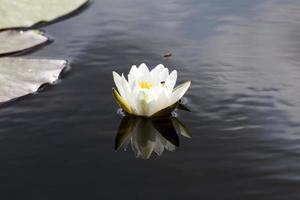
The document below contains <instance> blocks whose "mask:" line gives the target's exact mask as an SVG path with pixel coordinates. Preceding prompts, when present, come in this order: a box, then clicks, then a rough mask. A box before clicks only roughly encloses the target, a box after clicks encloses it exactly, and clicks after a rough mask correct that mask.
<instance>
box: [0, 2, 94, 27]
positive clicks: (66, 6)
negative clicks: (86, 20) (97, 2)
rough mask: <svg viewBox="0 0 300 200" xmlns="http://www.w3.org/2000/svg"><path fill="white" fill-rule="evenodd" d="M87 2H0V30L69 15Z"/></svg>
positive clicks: (26, 25) (28, 25) (27, 25)
mask: <svg viewBox="0 0 300 200" xmlns="http://www.w3.org/2000/svg"><path fill="white" fill-rule="evenodd" d="M87 2H88V0H44V1H43V0H1V1H0V4H1V5H0V29H7V28H16V27H30V26H32V25H34V24H37V23H39V22H49V21H52V20H55V19H57V18H59V17H62V16H64V15H66V14H69V13H71V12H73V11H75V10H76V9H78V8H79V7H81V6H83V5H84V4H85V3H87Z"/></svg>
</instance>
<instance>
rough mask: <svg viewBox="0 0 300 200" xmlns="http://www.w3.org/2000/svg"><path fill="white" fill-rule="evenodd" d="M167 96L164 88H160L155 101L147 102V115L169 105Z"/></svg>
mask: <svg viewBox="0 0 300 200" xmlns="http://www.w3.org/2000/svg"><path fill="white" fill-rule="evenodd" d="M169 101H170V100H169V97H168V96H167V94H166V92H165V90H161V91H159V93H158V96H157V98H156V100H155V103H150V104H149V116H151V115H153V114H154V113H156V112H158V111H160V110H162V109H164V108H166V107H168V106H169V104H168V103H169Z"/></svg>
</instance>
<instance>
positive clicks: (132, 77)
mask: <svg viewBox="0 0 300 200" xmlns="http://www.w3.org/2000/svg"><path fill="white" fill-rule="evenodd" d="M137 76H139V71H138V68H137V67H136V65H132V67H131V69H130V71H129V74H128V83H129V84H130V85H132V83H133V82H134V81H135V80H136V77H137Z"/></svg>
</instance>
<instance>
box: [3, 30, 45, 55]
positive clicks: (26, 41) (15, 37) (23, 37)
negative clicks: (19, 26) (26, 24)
mask: <svg viewBox="0 0 300 200" xmlns="http://www.w3.org/2000/svg"><path fill="white" fill-rule="evenodd" d="M47 41H48V38H47V37H45V36H44V35H43V33H42V32H40V31H37V30H29V31H18V30H6V31H0V56H1V55H5V54H11V53H16V52H20V51H24V50H27V49H30V48H33V47H36V46H39V45H41V44H43V43H45V42H47Z"/></svg>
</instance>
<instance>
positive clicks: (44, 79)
mask: <svg viewBox="0 0 300 200" xmlns="http://www.w3.org/2000/svg"><path fill="white" fill-rule="evenodd" d="M65 67H66V61H65V60H41V59H22V58H0V102H1V103H2V102H5V101H9V100H11V99H14V98H17V97H21V96H24V95H27V94H30V93H33V92H35V91H37V90H38V89H39V87H40V86H41V85H43V84H46V83H53V82H54V81H56V80H57V79H58V77H59V74H60V73H61V71H62V70H63V68H65Z"/></svg>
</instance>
